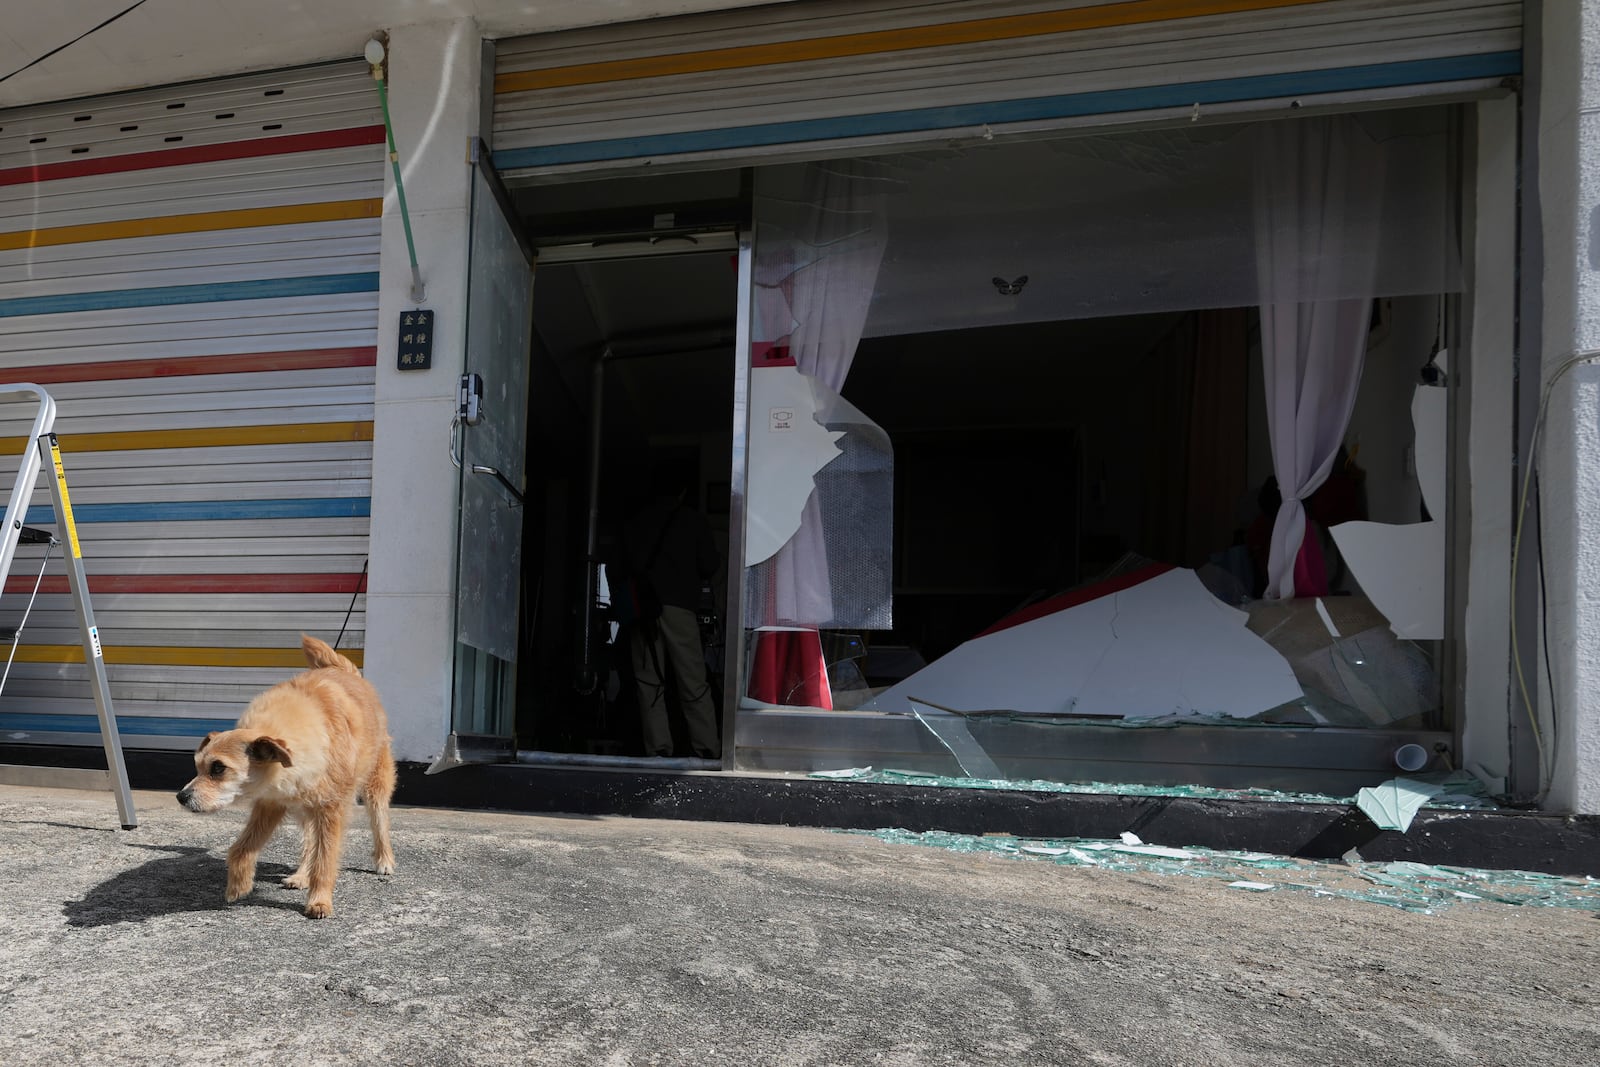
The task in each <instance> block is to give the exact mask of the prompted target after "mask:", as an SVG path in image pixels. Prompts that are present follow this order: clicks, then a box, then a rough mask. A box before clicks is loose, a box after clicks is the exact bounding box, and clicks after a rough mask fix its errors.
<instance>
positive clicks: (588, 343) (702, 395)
mask: <svg viewBox="0 0 1600 1067" xmlns="http://www.w3.org/2000/svg"><path fill="white" fill-rule="evenodd" d="M708 243H709V242H708ZM698 245H699V242H697V241H695V240H693V239H681V240H679V241H678V242H676V244H675V245H674V246H672V247H674V249H676V248H677V247H682V248H686V249H689V250H688V251H682V252H679V251H676V250H674V251H673V252H672V253H670V254H665V255H663V254H654V255H640V256H620V257H618V256H614V257H612V258H602V259H591V260H583V261H577V262H569V263H562V262H555V263H543V264H541V266H540V267H539V270H538V284H537V286H536V287H535V299H534V343H533V357H532V372H531V380H532V391H531V401H530V433H529V453H528V467H527V469H528V483H529V489H528V497H529V516H528V519H529V521H528V535H527V540H526V542H525V546H524V559H525V560H526V561H527V564H526V566H527V567H528V568H529V571H530V576H531V577H532V581H531V582H530V598H529V605H530V611H529V625H528V626H527V627H525V631H524V636H523V649H522V662H523V668H522V672H521V674H520V677H519V700H518V708H519V712H518V716H517V736H518V740H519V746H520V747H523V748H524V749H532V750H535V751H540V752H548V753H577V754H585V755H591V756H605V757H635V756H673V757H683V758H699V759H716V758H718V757H719V756H720V734H719V728H718V726H719V724H720V721H721V701H722V670H723V662H722V651H721V650H722V638H721V634H722V614H723V610H722V604H723V593H724V589H725V575H726V563H725V561H726V553H727V544H728V471H729V468H730V464H731V448H732V432H731V419H730V416H729V411H730V409H731V406H732V395H733V374H732V369H733V346H734V337H733V326H734V310H735V289H736V282H737V276H736V272H735V268H734V265H733V263H732V262H731V260H730V256H729V254H728V253H727V252H726V251H721V250H717V251H695V250H694V249H696V248H697V247H698ZM662 496H670V497H671V498H672V499H671V506H670V507H669V508H667V509H666V514H667V515H670V516H671V517H670V518H664V516H663V514H662V513H661V509H657V508H656V507H655V505H656V504H657V503H658V498H660V497H662ZM663 522H664V523H665V525H666V527H670V529H667V528H663V526H662V524H663ZM652 524H653V525H652ZM644 526H651V529H650V530H648V531H646V530H644V529H643V527H644ZM696 532H702V533H703V534H704V535H705V536H708V537H709V541H710V553H711V555H710V558H706V556H707V553H706V552H705V551H704V550H703V549H702V548H701V546H700V545H698V544H697V543H696V544H691V545H690V546H689V548H688V550H687V551H689V552H690V553H691V554H692V555H693V556H694V558H693V559H688V560H685V559H682V558H681V557H682V556H683V553H684V551H685V549H684V548H683V547H682V546H681V545H680V544H679V543H678V542H679V541H681V540H682V539H683V537H685V536H687V537H690V538H691V540H698V539H697V538H696V537H695V534H696ZM658 533H659V535H660V536H659V538H658V537H657V534H658ZM658 540H659V542H660V543H659V544H658ZM630 544H631V545H632V546H633V551H632V553H631V557H632V566H630V551H629V547H630ZM640 546H643V547H640ZM685 567H687V568H689V571H688V572H685V570H684V568H685ZM639 569H653V570H655V571H658V572H660V571H663V570H665V571H668V572H670V573H673V574H680V575H683V576H682V577H677V578H675V579H673V580H671V581H669V582H657V583H655V585H656V586H657V587H659V588H658V591H659V593H660V595H661V597H662V601H663V605H664V606H663V608H662V611H663V622H661V623H657V624H656V625H658V626H661V627H663V628H665V627H667V626H670V625H671V620H670V618H669V616H672V615H673V614H674V612H683V613H685V614H689V615H692V616H693V624H692V630H691V629H690V628H689V627H688V626H683V627H680V629H682V630H683V631H684V632H683V633H680V634H677V635H676V636H677V640H678V642H679V644H681V645H683V646H684V648H686V649H690V650H691V651H692V648H696V647H697V648H698V650H699V652H698V658H699V661H700V667H701V672H700V673H699V674H698V675H697V676H694V675H692V672H690V671H688V670H686V665H685V664H684V662H683V661H682V659H681V657H680V656H679V655H678V653H679V652H680V651H683V650H682V649H675V648H674V647H670V646H660V645H659V644H658V645H656V646H655V647H652V648H651V649H649V650H648V654H647V655H646V658H645V659H644V660H643V661H642V662H643V664H644V669H643V672H641V670H638V669H636V664H635V662H634V656H633V655H632V652H633V648H632V645H633V641H634V636H633V632H634V631H636V630H638V629H640V628H641V627H642V626H643V625H644V624H642V623H639V622H636V621H635V620H633V619H632V618H630V617H629V615H628V613H627V612H626V611H624V610H623V605H622V603H621V601H622V598H623V596H624V593H625V590H624V589H623V588H621V586H622V582H623V580H624V577H625V575H626V574H627V573H629V572H630V571H633V570H639ZM666 632H668V633H669V634H670V632H671V631H666ZM684 654H685V655H688V654H690V652H684ZM652 674H654V675H657V677H655V678H650V677H649V675H652ZM680 676H683V677H684V678H685V686H686V687H687V688H685V686H680V685H678V684H677V681H678V679H679V677H680ZM686 693H687V694H688V696H689V697H690V699H689V700H688V701H685V699H683V698H684V696H685V694H686ZM652 697H653V698H654V702H655V703H656V704H657V707H656V708H655V709H654V711H653V713H652V712H651V709H649V708H648V706H647V705H646V704H645V701H646V700H649V699H651V698H652ZM686 704H687V706H686ZM661 705H664V707H662V706H661ZM663 714H664V715H665V717H666V720H665V724H664V725H665V730H664V731H663V729H662V726H663V723H662V722H660V721H659V720H660V717H661V716H662V715H663ZM647 715H650V716H651V717H653V718H654V719H655V720H657V721H655V722H654V725H653V728H652V729H649V730H647V725H649V724H647V722H646V721H645V718H646V717H647ZM708 724H709V725H708ZM647 737H648V741H647Z"/></svg>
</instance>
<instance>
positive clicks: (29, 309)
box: [0, 272, 378, 319]
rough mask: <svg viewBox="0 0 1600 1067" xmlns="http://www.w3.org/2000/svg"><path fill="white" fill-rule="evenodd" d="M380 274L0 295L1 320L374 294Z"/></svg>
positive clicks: (326, 275)
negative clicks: (1, 296)
mask: <svg viewBox="0 0 1600 1067" xmlns="http://www.w3.org/2000/svg"><path fill="white" fill-rule="evenodd" d="M377 291H378V275H377V274H376V273H375V272H374V273H368V274H323V275H318V276H315V277H310V278H259V279H256V280H254V281H247V282H209V283H205V284H201V285H167V286H159V287H156V288H153V289H112V290H109V291H107V292H102V293H58V294H55V295H53V296H22V297H17V298H16V299H14V300H0V319H8V318H14V317H16V316H18V315H57V314H61V313H64V312H70V311H108V310H112V309H115V308H147V307H165V306H166V305H168V304H214V303H219V302H221V301H225V300H271V299H275V298H278V297H289V296H327V295H329V294H331V293H375V292H377Z"/></svg>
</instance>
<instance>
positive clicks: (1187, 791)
mask: <svg viewBox="0 0 1600 1067" xmlns="http://www.w3.org/2000/svg"><path fill="white" fill-rule="evenodd" d="M810 777H812V778H825V779H830V780H833V781H851V782H865V783H868V784H873V785H917V786H933V787H944V788H947V789H1012V790H1018V791H1021V792H1026V793H1086V794H1092V795H1096V796H1130V797H1188V798H1190V799H1197V800H1263V801H1270V802H1274V803H1281V804H1332V805H1336V806H1340V807H1348V806H1349V805H1352V804H1354V803H1356V798H1355V797H1353V796H1347V797H1339V796H1331V795H1329V794H1326V793H1290V792H1284V791H1281V790H1277V789H1222V788H1218V787H1214V786H1206V785H1140V784H1138V783H1134V782H1048V781H1041V780H1036V779H1016V778H956V777H949V776H946V775H940V774H923V773H922V772H920V771H897V770H892V769H889V768H885V769H883V770H874V769H873V768H871V767H850V768H846V769H843V770H836V771H813V772H811V774H810ZM1407 780H1408V781H1411V782H1415V783H1418V784H1419V786H1425V787H1430V788H1431V787H1437V792H1436V793H1435V794H1434V795H1433V796H1431V797H1429V798H1428V799H1427V801H1426V802H1425V804H1424V805H1423V806H1424V807H1427V808H1443V809H1449V810H1453V811H1492V810H1494V809H1495V808H1496V807H1497V805H1496V804H1495V803H1494V801H1493V800H1491V799H1489V796H1488V794H1487V791H1486V790H1485V789H1484V786H1483V784H1482V783H1481V782H1479V781H1478V779H1477V778H1475V777H1474V776H1473V775H1472V774H1471V773H1470V772H1467V771H1453V772H1451V773H1449V774H1418V775H1412V776H1411V777H1410V778H1408V779H1407Z"/></svg>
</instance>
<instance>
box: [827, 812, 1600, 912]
mask: <svg viewBox="0 0 1600 1067" xmlns="http://www.w3.org/2000/svg"><path fill="white" fill-rule="evenodd" d="M839 832H840V833H852V834H864V835H866V836H869V837H875V838H877V839H879V840H880V841H887V842H889V843H891V844H901V845H922V846H926V847H932V848H942V849H946V850H949V851H952V852H972V853H990V854H993V855H997V856H1002V857H1007V858H1012V859H1017V860H1027V861H1033V862H1050V863H1056V864H1060V865H1063V866H1068V867H1094V868H1098V869H1100V870H1108V871H1123V872H1136V873H1143V874H1168V875H1187V876H1189V877H1193V878H1217V879H1225V880H1226V882H1227V886H1228V888H1230V889H1239V890H1243V891H1249V892H1255V893H1268V892H1279V891H1284V892H1301V893H1310V894H1311V895H1313V896H1319V897H1339V898H1343V899H1346V900H1360V901H1365V902H1367V903H1369V904H1382V905H1385V906H1387V907H1391V908H1400V909H1402V910H1405V911H1410V912H1417V913H1420V914H1423V915H1432V914H1433V913H1435V912H1436V911H1439V910H1442V909H1444V908H1447V907H1450V906H1452V905H1455V904H1460V903H1463V902H1483V903H1499V904H1516V905H1522V906H1526V907H1536V908H1575V909H1578V910H1581V911H1592V912H1597V913H1600V879H1596V878H1593V877H1583V878H1569V877H1562V876H1560V875H1554V874H1539V873H1537V872H1533V871H1490V870H1479V869H1476V868H1471V867H1447V866H1435V865H1432V864H1427V863H1412V862H1408V861H1400V862H1392V863H1368V862H1364V861H1361V860H1359V859H1356V858H1355V857H1353V856H1352V857H1351V860H1352V862H1348V863H1330V862H1324V861H1321V860H1303V859H1295V858H1292V857H1288V856H1274V855H1269V854H1267V853H1263V852H1229V851H1222V850H1218V849H1210V848H1204V847H1202V846H1199V845H1189V846H1186V847H1184V848H1168V847H1165V846H1160V845H1146V844H1144V842H1142V841H1141V840H1140V839H1139V838H1138V837H1137V836H1135V835H1133V834H1130V833H1124V834H1123V835H1122V840H1118V841H1093V840H1086V839H1083V838H1053V839H1050V840H1034V839H1030V838H1019V837H1011V836H1007V835H1001V834H986V835H984V836H982V837H978V836H974V835H971V834H952V833H945V832H944V831H940V830H929V831H927V832H922V833H918V832H916V831H912V830H893V829H887V830H842V831H839ZM1362 882H1365V883H1367V884H1366V885H1363V884H1362ZM1374 887H1375V888H1374Z"/></svg>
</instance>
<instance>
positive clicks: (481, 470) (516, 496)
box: [472, 463, 525, 508]
mask: <svg viewBox="0 0 1600 1067" xmlns="http://www.w3.org/2000/svg"><path fill="white" fill-rule="evenodd" d="M472 473H473V474H492V475H494V480H495V481H497V482H499V483H500V487H501V488H502V489H504V490H505V491H506V492H507V493H510V494H511V499H512V500H515V501H516V505H515V506H516V507H519V508H520V507H521V506H522V505H523V504H524V503H525V501H524V500H523V499H522V494H521V493H520V492H518V491H517V487H516V486H514V485H512V484H511V479H509V478H507V477H506V476H505V475H504V474H501V473H500V469H499V468H498V467H489V466H485V465H484V464H482V463H474V464H473V465H472Z"/></svg>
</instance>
